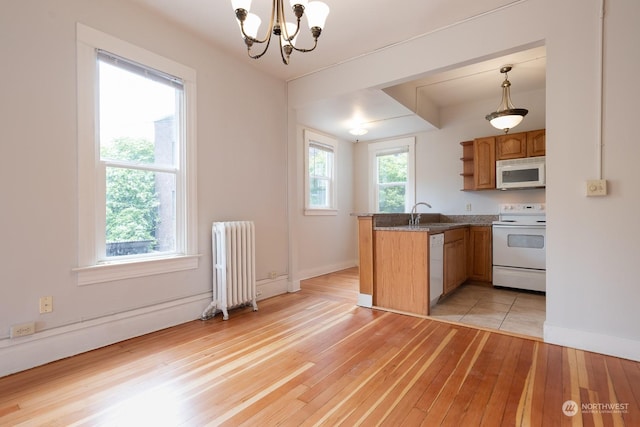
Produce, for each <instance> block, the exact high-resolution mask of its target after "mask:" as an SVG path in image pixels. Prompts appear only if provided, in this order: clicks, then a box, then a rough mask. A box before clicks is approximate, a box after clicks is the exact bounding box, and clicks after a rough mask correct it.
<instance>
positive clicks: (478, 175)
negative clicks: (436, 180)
mask: <svg viewBox="0 0 640 427" xmlns="http://www.w3.org/2000/svg"><path fill="white" fill-rule="evenodd" d="M460 145H462V157H461V158H460V160H462V173H461V174H460V175H462V177H463V188H462V189H463V190H491V189H494V188H496V139H495V137H493V136H490V137H487V138H476V139H474V140H473V141H465V142H461V143H460Z"/></svg>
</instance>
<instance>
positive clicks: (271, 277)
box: [269, 271, 278, 280]
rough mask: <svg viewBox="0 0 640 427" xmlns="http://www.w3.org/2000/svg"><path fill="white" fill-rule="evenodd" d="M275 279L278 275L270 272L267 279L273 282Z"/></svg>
mask: <svg viewBox="0 0 640 427" xmlns="http://www.w3.org/2000/svg"><path fill="white" fill-rule="evenodd" d="M276 277H278V273H277V272H276V271H270V272H269V279H271V280H273V279H275V278H276Z"/></svg>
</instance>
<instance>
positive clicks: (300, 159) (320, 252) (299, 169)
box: [290, 127, 358, 279]
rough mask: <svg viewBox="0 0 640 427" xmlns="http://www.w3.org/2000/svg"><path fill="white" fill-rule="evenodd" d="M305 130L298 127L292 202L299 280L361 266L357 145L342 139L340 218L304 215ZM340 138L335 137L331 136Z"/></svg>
mask: <svg viewBox="0 0 640 427" xmlns="http://www.w3.org/2000/svg"><path fill="white" fill-rule="evenodd" d="M303 131H304V128H302V127H298V128H297V132H296V139H295V147H294V150H295V162H294V165H295V167H296V170H295V174H296V175H295V176H296V179H295V183H296V185H295V187H296V192H295V194H293V195H292V197H293V198H292V199H291V200H290V203H292V204H293V205H294V206H295V211H294V212H293V215H294V216H295V217H296V222H295V224H296V226H295V228H293V227H292V232H293V233H295V239H296V241H297V263H296V264H294V265H292V270H295V271H296V275H297V277H298V279H306V278H309V277H314V276H318V275H321V274H326V273H330V272H332V271H337V270H342V269H345V268H349V267H354V266H356V265H357V256H358V253H357V251H358V249H357V228H356V224H357V219H356V218H355V217H353V216H352V215H351V214H352V213H353V212H354V203H353V201H354V192H353V190H354V185H353V180H354V174H353V152H354V144H353V143H352V142H349V141H343V140H338V153H337V158H338V165H337V167H338V170H337V181H338V186H337V192H338V213H337V215H305V214H304V185H305V171H304V156H305V151H304V139H303V136H304V135H303ZM328 136H330V137H332V138H334V139H337V138H335V137H333V136H331V135H328Z"/></svg>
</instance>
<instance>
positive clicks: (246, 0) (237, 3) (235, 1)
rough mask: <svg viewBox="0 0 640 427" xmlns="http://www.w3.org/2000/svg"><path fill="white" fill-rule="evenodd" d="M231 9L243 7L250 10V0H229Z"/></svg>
mask: <svg viewBox="0 0 640 427" xmlns="http://www.w3.org/2000/svg"><path fill="white" fill-rule="evenodd" d="M231 7H232V8H233V10H238V9H244V10H246V11H247V12H249V11H250V10H251V0H231Z"/></svg>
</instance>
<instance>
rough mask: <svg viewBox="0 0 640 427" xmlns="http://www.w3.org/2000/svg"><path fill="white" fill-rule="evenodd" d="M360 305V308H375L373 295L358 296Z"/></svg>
mask: <svg viewBox="0 0 640 427" xmlns="http://www.w3.org/2000/svg"><path fill="white" fill-rule="evenodd" d="M358 305H359V306H360V307H366V308H372V307H373V295H371V294H358Z"/></svg>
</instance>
